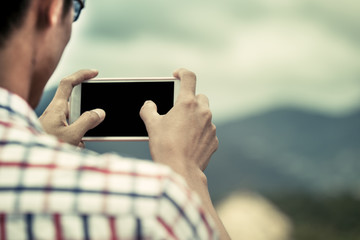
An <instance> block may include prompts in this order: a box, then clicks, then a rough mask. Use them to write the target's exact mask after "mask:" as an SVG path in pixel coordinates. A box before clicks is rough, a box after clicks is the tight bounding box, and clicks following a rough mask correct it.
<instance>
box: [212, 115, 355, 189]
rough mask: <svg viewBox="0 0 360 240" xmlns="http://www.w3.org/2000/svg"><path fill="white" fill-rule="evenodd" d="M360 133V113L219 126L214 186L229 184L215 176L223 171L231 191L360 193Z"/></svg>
mask: <svg viewBox="0 0 360 240" xmlns="http://www.w3.org/2000/svg"><path fill="white" fill-rule="evenodd" d="M359 133H360V112H358V113H356V114H353V115H351V116H347V117H342V118H335V117H328V116H325V115H321V114H317V113H311V112H306V111H302V110H295V109H278V110H274V111H271V112H267V113H263V114H261V115H258V116H253V117H250V118H247V119H240V120H238V121H232V122H229V123H226V124H224V125H220V126H218V136H219V139H220V142H221V145H220V148H219V151H218V152H217V153H216V154H215V156H214V159H213V161H212V163H211V166H210V167H211V168H209V171H208V175H209V178H210V180H209V181H210V183H211V182H212V180H211V179H216V181H214V182H213V183H214V184H215V185H217V186H220V185H222V184H226V183H225V181H223V180H222V178H221V174H220V173H217V172H216V171H213V170H214V169H223V171H225V174H223V175H226V176H228V177H227V178H229V179H231V180H229V181H231V184H232V185H238V186H239V187H241V188H251V189H252V190H257V191H261V192H272V191H299V190H302V191H311V192H319V193H323V192H330V193H334V192H338V191H340V192H341V191H347V190H355V189H357V188H358V186H359V185H360V174H358V169H360V168H359V167H360V161H359V160H360V134H359ZM229 158H231V159H232V160H229ZM227 162H229V163H231V164H228V163H227ZM225 168H227V169H225ZM249 171H250V172H251V174H249ZM264 171H265V174H264ZM219 172H220V171H219ZM229 176H230V177H229ZM235 176H237V177H235ZM245 176H247V177H245ZM243 178H246V179H243ZM249 179H253V181H250V183H248V181H247V180H249ZM235 181H237V182H235ZM220 182H223V183H220ZM210 186H211V184H210ZM213 191H214V192H215V187H214V190H213Z"/></svg>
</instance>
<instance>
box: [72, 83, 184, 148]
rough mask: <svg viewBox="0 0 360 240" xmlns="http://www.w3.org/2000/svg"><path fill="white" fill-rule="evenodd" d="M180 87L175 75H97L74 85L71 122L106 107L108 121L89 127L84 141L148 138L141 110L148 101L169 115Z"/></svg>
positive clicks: (144, 139)
mask: <svg viewBox="0 0 360 240" xmlns="http://www.w3.org/2000/svg"><path fill="white" fill-rule="evenodd" d="M179 89H180V80H179V79H176V78H172V77H169V78H95V79H91V80H88V81H84V82H83V83H81V84H79V85H77V86H75V87H74V89H73V91H72V94H71V98H70V116H69V122H70V123H73V122H74V121H76V119H78V118H79V117H80V115H81V114H82V113H83V112H85V111H88V110H92V109H95V108H101V109H104V111H105V112H106V117H105V120H104V121H103V122H102V123H101V124H99V125H98V126H97V127H95V128H94V129H91V130H89V131H88V132H87V133H86V134H85V136H84V138H83V140H84V141H146V140H148V139H149V137H148V133H147V131H146V127H145V124H144V123H143V121H142V119H141V118H140V115H139V112H140V109H141V107H142V106H143V104H144V102H145V101H146V100H152V101H153V102H155V103H156V105H157V108H158V113H159V114H166V113H167V112H168V111H169V110H170V109H171V108H172V107H173V106H174V103H175V100H176V98H177V96H178V93H179Z"/></svg>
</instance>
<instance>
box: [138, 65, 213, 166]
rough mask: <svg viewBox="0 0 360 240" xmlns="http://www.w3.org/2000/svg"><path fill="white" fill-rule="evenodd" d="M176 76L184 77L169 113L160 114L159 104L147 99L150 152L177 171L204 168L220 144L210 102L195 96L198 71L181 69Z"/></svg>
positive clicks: (144, 109)
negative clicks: (196, 72) (158, 111)
mask: <svg viewBox="0 0 360 240" xmlns="http://www.w3.org/2000/svg"><path fill="white" fill-rule="evenodd" d="M174 76H175V77H176V78H180V80H181V81H180V86H181V87H180V92H179V96H178V98H177V100H176V103H175V105H174V107H173V108H172V109H171V110H170V111H169V112H168V113H167V114H166V115H159V114H158V113H157V107H156V105H155V103H154V102H152V101H147V102H145V104H144V105H143V107H142V108H141V110H140V116H141V118H142V119H143V121H144V123H145V125H146V129H147V131H148V134H149V145H150V152H151V155H152V158H153V160H154V161H155V162H160V163H164V164H167V165H169V166H171V167H173V168H174V170H176V171H179V170H180V169H182V170H185V169H186V170H185V171H188V170H190V169H194V167H195V169H200V170H202V171H203V170H205V168H206V167H207V165H208V163H209V160H210V157H211V155H212V154H213V153H214V152H215V151H216V149H217V148H218V144H219V142H218V139H217V137H216V127H215V125H214V124H213V123H212V114H211V111H210V109H209V101H208V98H207V97H206V96H205V95H197V96H195V88H196V76H195V74H194V73H192V72H190V71H187V70H185V69H179V70H177V71H176V72H175V73H174ZM184 168H185V169H184Z"/></svg>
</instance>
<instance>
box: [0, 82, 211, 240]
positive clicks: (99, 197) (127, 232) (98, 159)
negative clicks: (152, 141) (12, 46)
mask: <svg viewBox="0 0 360 240" xmlns="http://www.w3.org/2000/svg"><path fill="white" fill-rule="evenodd" d="M214 226H215V225H214V223H213V221H212V219H210V217H209V216H208V215H207V214H206V213H205V212H204V209H203V208H202V206H201V202H200V199H199V197H198V196H197V195H196V194H195V193H194V192H192V191H190V190H189V188H188V187H187V185H186V183H185V181H184V179H183V178H181V177H180V176H179V175H177V174H175V173H174V172H173V171H172V170H171V169H170V168H168V167H166V166H163V165H158V164H155V163H153V162H150V161H143V160H138V159H129V158H123V157H121V156H118V155H112V154H105V155H99V154H97V153H94V152H90V151H88V150H78V149H76V148H75V147H73V146H70V145H68V144H66V143H63V142H61V141H59V140H58V139H56V138H55V137H53V136H50V135H48V134H46V133H45V132H44V131H43V130H42V127H41V125H40V123H39V121H38V119H37V117H36V115H35V113H34V112H33V110H32V109H31V108H30V107H29V106H28V104H27V103H26V102H25V101H24V100H23V99H21V98H20V97H18V96H16V95H14V94H11V93H10V92H8V91H7V90H5V89H1V88H0V239H2V240H5V239H17V240H20V239H71V240H76V239H217V238H218V233H217V232H216V230H215V227H214Z"/></svg>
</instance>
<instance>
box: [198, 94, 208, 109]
mask: <svg viewBox="0 0 360 240" xmlns="http://www.w3.org/2000/svg"><path fill="white" fill-rule="evenodd" d="M196 99H197V100H198V102H199V103H200V104H202V105H205V106H207V107H209V105H210V104H209V98H208V97H207V96H205V95H204V94H198V95H197V96H196Z"/></svg>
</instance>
